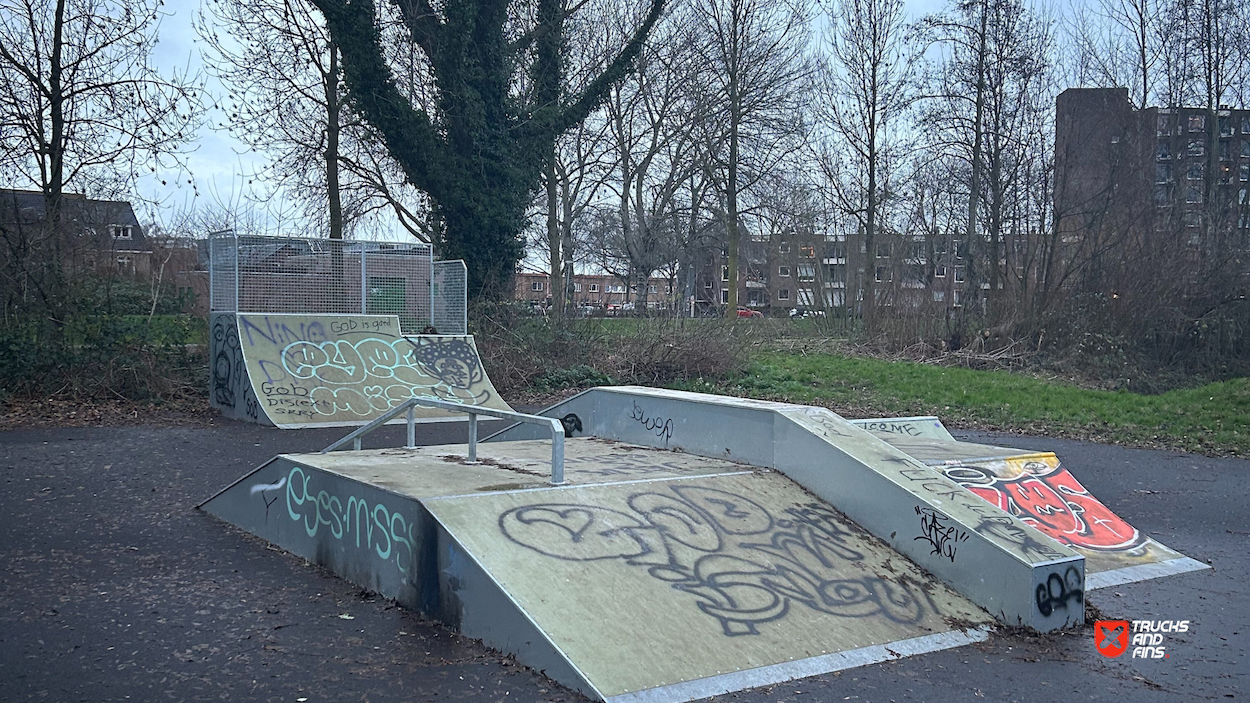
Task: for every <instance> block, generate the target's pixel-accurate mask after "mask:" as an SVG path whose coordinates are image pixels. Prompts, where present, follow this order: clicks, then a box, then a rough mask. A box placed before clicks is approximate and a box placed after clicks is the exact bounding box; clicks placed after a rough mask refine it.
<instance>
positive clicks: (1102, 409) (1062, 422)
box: [674, 351, 1250, 456]
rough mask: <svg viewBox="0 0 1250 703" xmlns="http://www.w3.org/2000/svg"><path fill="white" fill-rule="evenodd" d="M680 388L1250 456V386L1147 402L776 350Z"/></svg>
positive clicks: (851, 412)
mask: <svg viewBox="0 0 1250 703" xmlns="http://www.w3.org/2000/svg"><path fill="white" fill-rule="evenodd" d="M674 387H678V388H683V389H686V390H694V391H703V392H712V393H725V394H729V395H737V396H749V397H752V398H761V399H769V400H783V401H789V402H795V403H804V404H808V405H823V406H827V407H829V408H832V409H833V410H835V411H838V412H841V413H843V414H846V415H848V416H852V417H855V416H859V417H863V416H869V415H875V414H881V415H937V416H938V417H940V418H942V420H944V421H948V422H949V423H950V424H951V425H953V426H956V427H959V426H965V427H976V428H983V429H996V430H1023V431H1026V432H1028V433H1030V434H1051V435H1056V436H1067V437H1075V438H1081V439H1096V440H1098V441H1112V442H1121V443H1125V444H1135V445H1145V446H1167V447H1174V448H1177V449H1183V450H1186V451H1193V452H1201V453H1205V454H1233V455H1239V456H1250V379H1247V378H1238V379H1234V380H1231V381H1226V382H1222V383H1212V384H1208V385H1205V386H1201V387H1198V388H1189V389H1181V390H1175V391H1170V392H1168V393H1164V394H1161V395H1140V394H1137V393H1129V392H1124V391H1099V390H1089V389H1084V388H1079V387H1077V386H1073V385H1068V384H1064V383H1060V382H1055V381H1047V380H1043V379H1038V378H1034V377H1031V376H1026V375H1022V374H1015V373H1010V372H1006V371H973V370H969V369H961V368H950V367H942V366H933V365H929V364H917V363H911V362H888V361H880V360H876V359H869V358H861V357H846V356H839V355H835V354H823V353H822V354H805V355H798V354H786V353H780V352H771V351H766V352H759V353H757V354H756V355H755V356H754V357H753V359H752V361H751V363H750V366H749V367H748V369H747V371H746V373H745V374H742V375H739V376H735V377H732V378H729V379H727V380H724V381H713V382H707V381H695V382H689V383H683V384H679V385H676V386H674Z"/></svg>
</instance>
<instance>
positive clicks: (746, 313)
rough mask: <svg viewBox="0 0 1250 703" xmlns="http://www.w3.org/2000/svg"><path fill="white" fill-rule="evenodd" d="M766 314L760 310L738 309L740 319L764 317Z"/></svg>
mask: <svg viewBox="0 0 1250 703" xmlns="http://www.w3.org/2000/svg"><path fill="white" fill-rule="evenodd" d="M763 316H764V313H762V312H760V311H759V310H749V309H747V308H738V317H763Z"/></svg>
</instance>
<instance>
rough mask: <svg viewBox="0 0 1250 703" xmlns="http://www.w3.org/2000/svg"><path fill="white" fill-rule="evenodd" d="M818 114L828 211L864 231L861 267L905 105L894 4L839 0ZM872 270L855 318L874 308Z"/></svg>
mask: <svg viewBox="0 0 1250 703" xmlns="http://www.w3.org/2000/svg"><path fill="white" fill-rule="evenodd" d="M826 46H827V51H828V62H827V64H826V66H825V70H824V92H825V96H824V100H823V102H822V105H821V106H822V108H823V109H822V111H821V112H822V116H823V117H824V120H825V122H826V125H827V127H828V128H829V130H830V132H829V138H828V139H826V140H825V144H824V147H823V148H822V154H821V157H822V158H821V166H822V168H823V170H824V172H825V177H826V179H827V180H828V182H829V183H830V184H831V185H832V186H833V188H832V192H833V194H834V195H835V199H836V206H837V207H838V208H839V209H840V210H841V211H842V212H844V213H846V214H847V215H849V216H851V217H852V218H854V221H855V222H856V223H857V224H858V229H859V230H860V231H862V232H863V233H864V244H865V248H866V251H867V256H868V261H869V262H871V261H872V257H873V256H874V254H875V246H876V236H877V231H878V229H879V228H880V226H881V222H882V220H883V217H882V214H883V210H884V209H885V205H886V201H887V199H888V198H889V196H890V192H891V191H890V186H889V177H890V175H891V174H889V173H888V169H887V167H888V166H889V165H890V164H891V163H897V162H898V161H899V159H898V157H897V154H895V153H894V152H895V151H896V150H897V149H898V147H899V146H901V143H902V141H901V140H902V137H901V135H902V133H903V131H904V127H905V125H904V123H903V114H904V111H905V109H906V108H907V106H908V105H909V104H910V103H911V99H912V82H913V78H914V72H913V65H914V64H913V57H914V55H915V53H914V51H913V49H912V47H911V45H910V42H909V39H908V37H907V36H906V29H905V27H904V7H903V2H902V0H845V1H844V2H843V3H842V4H841V5H840V6H839V9H838V12H837V13H836V14H835V15H834V16H833V17H832V18H831V21H830V24H829V32H828V34H827V35H826ZM874 279H875V276H874V271H873V270H872V267H871V265H867V266H865V271H864V278H863V295H864V301H863V320H864V326H865V328H867V329H870V330H871V329H872V328H873V325H874V322H875V316H876V308H877V296H876V291H875V290H874V287H873V284H874Z"/></svg>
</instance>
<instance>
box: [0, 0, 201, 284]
mask: <svg viewBox="0 0 1250 703" xmlns="http://www.w3.org/2000/svg"><path fill="white" fill-rule="evenodd" d="M159 8H160V3H159V2H157V1H156V0H149V1H143V0H141V1H139V2H121V1H118V0H0V174H3V178H4V180H6V181H7V182H8V183H11V184H13V185H14V186H16V187H19V188H22V187H25V188H33V189H36V190H38V191H40V192H41V193H43V199H44V210H45V212H44V216H43V218H42V221H43V225H42V227H40V228H35V229H33V230H32V229H30V228H21V229H20V230H14V231H10V232H7V233H6V236H5V240H6V241H5V245H6V247H7V248H8V251H7V252H6V262H5V263H6V269H7V270H6V276H8V277H9V281H10V282H12V283H14V284H15V285H17V286H18V288H19V289H20V292H19V295H23V296H24V295H26V294H34V295H36V296H37V297H38V298H40V299H41V300H42V301H43V302H44V303H45V304H49V305H51V304H52V303H53V300H52V298H53V297H55V295H56V293H55V291H54V289H55V288H56V287H57V286H58V281H59V276H60V274H59V265H60V264H59V259H60V255H59V253H58V250H59V247H60V246H61V244H62V242H61V241H60V239H59V238H60V237H62V235H64V234H65V233H64V232H62V231H61V230H62V227H61V214H62V202H63V197H64V195H65V194H66V193H68V192H70V191H77V192H79V193H84V194H88V195H95V196H116V195H118V194H120V193H124V192H126V191H128V190H129V187H130V186H131V185H132V184H133V183H134V182H135V180H136V179H137V178H138V177H139V175H140V174H141V173H143V174H147V173H152V172H158V173H161V174H162V177H164V178H168V177H167V176H164V174H163V172H162V171H163V169H164V168H166V167H170V166H175V165H176V164H177V157H178V155H179V149H180V148H181V147H182V145H184V144H185V143H186V142H187V141H188V140H189V139H190V138H192V137H193V136H194V134H195V132H196V130H197V129H198V126H199V121H200V115H201V109H200V104H199V99H198V97H199V87H198V86H197V83H196V79H195V77H193V76H188V75H186V74H170V75H162V74H161V73H159V72H158V71H156V69H155V68H153V66H152V62H151V58H152V51H153V49H154V47H155V45H156V35H157V30H158V28H159V26H160V19H161V14H160V9H159ZM40 256H42V257H43V259H44V260H43V264H42V269H43V270H45V271H47V272H48V276H46V277H42V276H31V275H28V274H30V272H31V268H30V266H29V264H30V263H31V261H32V258H31V257H40Z"/></svg>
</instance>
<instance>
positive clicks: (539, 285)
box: [530, 281, 543, 292]
mask: <svg viewBox="0 0 1250 703" xmlns="http://www.w3.org/2000/svg"><path fill="white" fill-rule="evenodd" d="M542 289H543V282H542V281H534V282H533V283H531V284H530V290H532V291H534V292H539V291H541V290H542Z"/></svg>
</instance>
